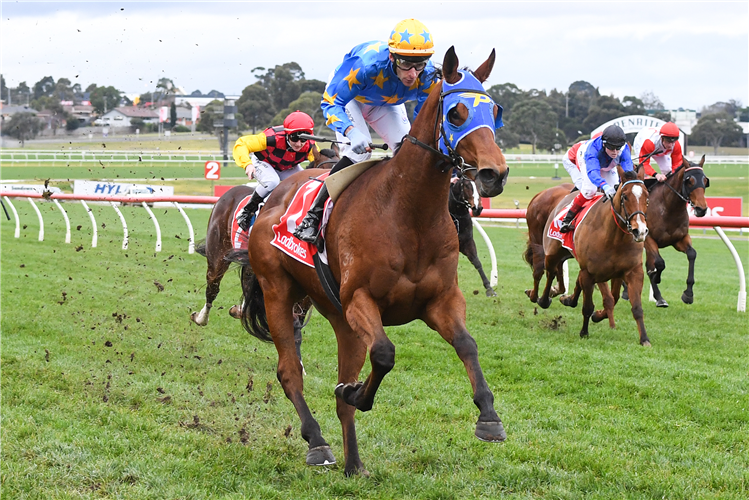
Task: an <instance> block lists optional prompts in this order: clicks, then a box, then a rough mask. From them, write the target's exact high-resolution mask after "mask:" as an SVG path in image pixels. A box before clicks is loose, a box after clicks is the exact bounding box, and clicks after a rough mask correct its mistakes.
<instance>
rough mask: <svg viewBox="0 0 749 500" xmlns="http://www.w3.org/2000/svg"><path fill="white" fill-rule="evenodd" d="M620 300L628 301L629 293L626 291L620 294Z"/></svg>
mask: <svg viewBox="0 0 749 500" xmlns="http://www.w3.org/2000/svg"><path fill="white" fill-rule="evenodd" d="M622 300H629V293H627V290H626V289H625V290H624V291H623V292H622Z"/></svg>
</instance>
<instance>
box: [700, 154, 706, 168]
mask: <svg viewBox="0 0 749 500" xmlns="http://www.w3.org/2000/svg"><path fill="white" fill-rule="evenodd" d="M704 165H705V155H702V159H701V160H700V168H702V167H703V166H704Z"/></svg>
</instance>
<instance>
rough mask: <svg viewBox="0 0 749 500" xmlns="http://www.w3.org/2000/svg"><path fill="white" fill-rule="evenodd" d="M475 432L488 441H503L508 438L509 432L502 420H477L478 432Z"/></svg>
mask: <svg viewBox="0 0 749 500" xmlns="http://www.w3.org/2000/svg"><path fill="white" fill-rule="evenodd" d="M474 434H475V435H476V437H477V438H479V439H480V440H481V441H486V442H487V443H501V442H502V441H504V440H505V439H507V434H506V433H505V428H504V426H503V425H502V421H501V420H500V421H498V422H482V421H481V420H479V421H478V422H476V432H475V433H474Z"/></svg>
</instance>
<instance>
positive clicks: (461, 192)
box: [447, 176, 497, 297]
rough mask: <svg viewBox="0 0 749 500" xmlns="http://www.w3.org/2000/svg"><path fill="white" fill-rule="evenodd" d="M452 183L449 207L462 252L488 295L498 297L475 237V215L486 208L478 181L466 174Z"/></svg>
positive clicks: (454, 179)
mask: <svg viewBox="0 0 749 500" xmlns="http://www.w3.org/2000/svg"><path fill="white" fill-rule="evenodd" d="M451 182H452V183H451V184H450V195H449V197H448V203H447V209H448V211H449V212H450V216H451V217H452V218H453V222H454V223H455V228H456V229H457V230H458V247H459V249H460V253H462V254H463V255H465V256H466V257H468V260H469V261H471V264H473V267H475V268H476V271H478V273H479V276H481V282H482V283H483V284H484V289H485V290H486V296H487V297H496V296H497V292H495V291H494V289H493V288H492V285H491V283H490V282H489V278H487V277H486V273H484V266H482V265H481V259H479V253H478V249H476V242H475V241H474V239H473V220H472V219H471V215H473V217H478V216H479V215H481V212H482V211H483V210H484V207H483V206H482V205H481V197H480V196H479V193H478V189H477V188H476V183H475V182H474V181H472V180H471V179H470V178H468V177H465V176H460V177H455V178H453V179H452V181H451Z"/></svg>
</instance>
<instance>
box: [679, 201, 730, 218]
mask: <svg viewBox="0 0 749 500" xmlns="http://www.w3.org/2000/svg"><path fill="white" fill-rule="evenodd" d="M741 200H742V198H741V197H740V196H739V197H735V198H726V197H718V196H705V201H706V202H707V214H705V215H707V216H708V217H720V216H726V217H728V216H730V217H741ZM687 211H688V212H689V216H690V217H691V216H693V215H694V210H693V209H692V207H691V206H690V205H687Z"/></svg>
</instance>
